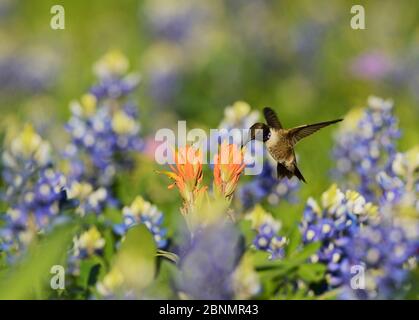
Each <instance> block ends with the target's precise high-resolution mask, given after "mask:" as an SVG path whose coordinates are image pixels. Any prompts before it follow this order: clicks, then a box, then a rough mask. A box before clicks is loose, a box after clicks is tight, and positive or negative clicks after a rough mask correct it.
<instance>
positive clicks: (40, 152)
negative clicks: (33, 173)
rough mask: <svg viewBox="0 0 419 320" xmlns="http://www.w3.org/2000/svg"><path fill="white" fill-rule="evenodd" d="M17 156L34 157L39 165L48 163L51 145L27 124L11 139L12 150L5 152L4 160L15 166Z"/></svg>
mask: <svg viewBox="0 0 419 320" xmlns="http://www.w3.org/2000/svg"><path fill="white" fill-rule="evenodd" d="M15 158H23V159H34V160H35V161H36V162H37V163H38V164H39V165H41V166H42V165H46V164H47V163H48V161H49V160H50V145H49V143H48V142H46V141H44V140H42V138H41V137H40V136H39V135H38V134H37V133H36V131H35V130H34V129H33V127H32V126H31V125H29V124H26V125H25V126H24V128H23V130H22V132H21V133H20V134H19V135H18V136H17V137H16V138H15V139H13V140H12V141H11V144H10V151H6V152H5V153H4V154H3V161H4V162H5V163H6V164H7V165H10V166H14V164H15V160H14V159H15Z"/></svg>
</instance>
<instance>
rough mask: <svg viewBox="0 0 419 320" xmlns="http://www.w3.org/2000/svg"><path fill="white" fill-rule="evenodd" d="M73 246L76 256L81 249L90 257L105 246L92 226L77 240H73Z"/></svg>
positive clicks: (103, 240) (97, 231)
mask: <svg viewBox="0 0 419 320" xmlns="http://www.w3.org/2000/svg"><path fill="white" fill-rule="evenodd" d="M74 244H75V249H76V254H77V252H78V251H79V250H80V249H83V250H86V252H87V255H89V256H90V255H92V254H94V253H95V251H97V250H100V249H102V248H103V247H104V246H105V239H103V238H102V236H101V234H100V232H99V230H97V228H96V227H95V226H92V227H91V228H90V229H89V230H88V231H86V232H83V233H82V234H81V235H80V237H79V238H78V239H75V241H74Z"/></svg>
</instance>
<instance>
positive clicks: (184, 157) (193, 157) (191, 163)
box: [161, 146, 206, 213]
mask: <svg viewBox="0 0 419 320" xmlns="http://www.w3.org/2000/svg"><path fill="white" fill-rule="evenodd" d="M202 161H203V157H202V152H201V151H200V150H197V149H195V148H193V147H191V146H186V147H182V148H179V150H178V151H176V150H175V151H174V163H175V164H174V165H169V166H170V169H172V171H163V172H161V173H163V174H165V175H167V176H168V177H169V178H171V179H173V180H174V182H173V183H172V184H171V185H169V187H168V188H169V189H172V188H174V187H175V186H176V187H177V188H178V189H179V193H180V195H181V197H182V198H183V200H184V209H185V210H184V213H187V212H188V210H189V209H190V208H191V207H193V205H194V203H195V200H196V199H197V198H198V197H199V196H200V195H202V193H204V192H205V191H206V187H205V186H201V182H202Z"/></svg>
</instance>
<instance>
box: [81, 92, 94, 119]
mask: <svg viewBox="0 0 419 320" xmlns="http://www.w3.org/2000/svg"><path fill="white" fill-rule="evenodd" d="M80 102H81V107H82V110H83V115H85V116H86V117H90V116H92V115H93V114H94V113H95V111H96V103H97V99H96V97H95V96H94V95H93V94H91V93H86V94H84V95H83V96H82V97H81V98H80Z"/></svg>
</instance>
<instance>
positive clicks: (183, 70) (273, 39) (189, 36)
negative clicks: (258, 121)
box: [0, 0, 419, 223]
mask: <svg viewBox="0 0 419 320" xmlns="http://www.w3.org/2000/svg"><path fill="white" fill-rule="evenodd" d="M55 4H61V5H63V6H64V8H65V30H52V29H51V28H50V19H51V17H52V14H51V13H50V8H51V6H52V5H55ZM355 4H362V5H364V7H365V12H366V29H365V30H353V29H351V28H350V19H351V17H352V14H351V13H350V9H351V6H352V5H355ZM110 49H118V50H121V51H122V52H123V53H124V54H126V55H127V57H128V58H129V60H130V62H131V70H133V71H139V72H140V73H141V75H142V84H141V87H140V89H139V90H138V94H137V96H136V100H137V102H138V104H139V106H140V112H141V122H142V126H143V134H144V135H145V136H153V133H154V131H155V130H156V129H158V128H161V127H174V126H175V125H176V120H178V119H180V120H187V121H188V126H189V128H194V127H201V128H205V129H207V130H209V128H216V127H217V126H218V124H219V122H220V120H221V119H222V117H223V110H224V108H225V107H226V106H227V105H231V104H232V103H234V102H235V101H237V100H244V101H246V102H248V103H249V104H250V105H251V106H252V107H253V108H255V109H259V110H261V109H262V108H263V107H264V106H270V107H272V108H274V109H275V110H276V111H277V112H278V114H279V116H280V119H281V121H282V123H283V124H284V125H285V126H294V125H300V124H304V123H309V122H316V121H321V120H330V119H334V118H338V117H342V116H343V115H345V114H346V113H347V112H348V111H349V110H350V109H351V108H352V107H355V106H364V105H365V104H366V100H367V97H368V96H369V95H371V94H374V95H378V96H382V97H383V98H392V99H393V100H394V102H395V106H396V108H395V113H396V115H397V116H398V117H399V119H400V127H401V129H402V132H403V135H402V138H401V140H400V144H399V147H400V148H399V149H400V150H402V151H403V150H406V149H407V148H408V147H410V146H412V145H413V144H414V143H416V142H417V141H418V138H419V132H418V130H417V129H416V128H417V123H416V121H417V119H418V113H419V2H417V1H414V0H412V1H408V0H403V1H391V0H388V1H383V0H380V1H356V2H353V1H325V0H321V1H308V0H302V1H283V0H278V1H274V0H264V1H263V0H253V1H252V0H248V1H241V0H230V1H219V0H212V1H192V0H148V1H132V0H120V1H111V0H90V1H82V0H68V1H58V0H38V1H36V2H35V1H23V0H22V1H13V0H0V85H1V86H0V99H1V121H0V122H1V125H2V128H1V129H2V131H4V130H6V129H8V127H10V126H11V123H13V121H32V122H35V123H40V124H41V126H42V123H48V124H49V126H53V127H55V131H53V132H55V134H52V135H51V136H52V137H51V139H52V140H53V142H55V143H56V144H62V143H61V140H60V139H66V135H65V132H64V130H63V124H64V122H65V121H66V119H67V118H68V115H69V110H68V104H69V102H70V101H71V100H72V99H77V98H78V97H80V96H81V95H82V94H83V93H84V92H86V90H88V88H89V86H90V85H91V84H92V83H93V82H94V75H93V73H92V65H93V63H94V61H96V60H97V59H98V58H99V57H101V56H102V55H103V54H104V53H106V52H107V51H108V50H110ZM48 130H52V129H48ZM48 130H47V131H48ZM332 132H333V129H327V130H323V131H321V132H320V133H318V134H316V135H314V136H312V137H310V141H308V140H307V141H306V142H304V143H301V145H298V148H297V152H298V154H299V157H300V169H301V171H302V172H303V174H304V175H305V177H306V178H307V180H308V182H309V183H308V184H307V185H304V186H302V188H301V198H302V199H305V198H306V197H307V196H309V195H312V196H315V197H319V196H320V194H321V192H322V191H324V190H325V189H326V188H327V187H328V185H329V184H330V176H329V170H330V169H331V167H332V166H333V164H332V161H333V160H332V159H331V156H330V150H331V148H332V145H333V138H332V136H333V135H332ZM46 134H47V135H48V132H47V133H46ZM47 138H48V137H47ZM142 171H143V174H144V175H143V178H142V179H143V181H144V183H143V184H142V187H140V189H142V190H138V191H139V192H142V193H145V194H146V196H147V197H148V198H150V199H151V200H152V201H154V202H155V203H157V204H158V205H160V206H163V207H165V206H166V205H167V201H168V200H169V202H172V201H175V199H176V195H173V193H171V194H172V195H173V196H172V195H170V196H169V199H167V197H166V198H165V197H164V196H162V193H158V192H156V190H160V185H161V188H163V185H164V187H165V180H164V179H161V178H159V177H155V175H154V173H153V172H152V170H148V169H143V170H142ZM145 171H147V172H145ZM145 174H148V177H146V176H145ZM156 185H157V186H156ZM303 202H304V201H303ZM302 206H303V203H301V204H299V205H297V206H293V205H289V204H281V207H280V208H279V209H276V210H278V211H281V212H283V214H284V215H285V216H286V215H288V212H289V211H290V210H293V211H294V210H296V209H298V211H301V210H300V209H301V208H302ZM276 210H275V211H276ZM285 223H286V221H285Z"/></svg>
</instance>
